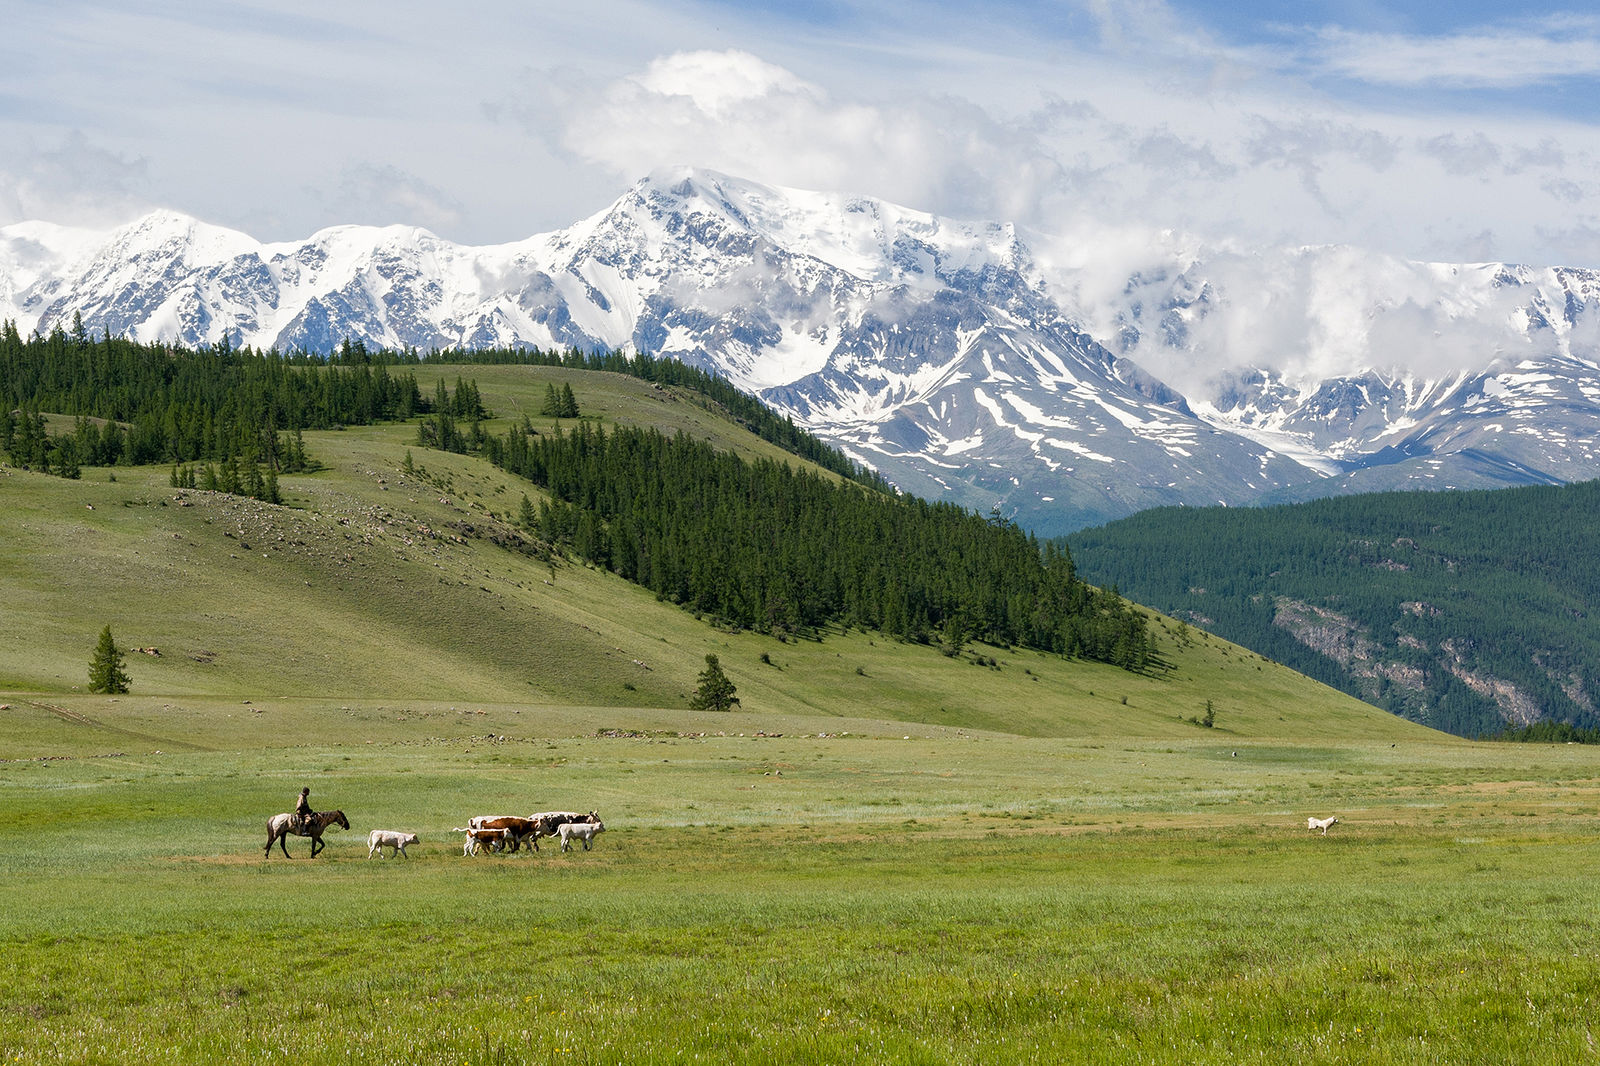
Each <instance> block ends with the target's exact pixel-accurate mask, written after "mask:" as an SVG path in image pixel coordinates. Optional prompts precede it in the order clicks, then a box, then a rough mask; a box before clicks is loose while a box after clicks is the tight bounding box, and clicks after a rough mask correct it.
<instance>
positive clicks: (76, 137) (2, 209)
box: [0, 130, 155, 226]
mask: <svg viewBox="0 0 1600 1066" xmlns="http://www.w3.org/2000/svg"><path fill="white" fill-rule="evenodd" d="M149 181H150V167H149V163H148V161H147V160H145V159H143V158H141V157H129V156H127V155H123V154H121V153H118V152H114V151H110V150H107V149H105V148H101V147H98V146H96V145H93V144H90V143H89V140H88V138H87V137H85V136H84V134H83V133H82V132H80V131H77V130H73V131H71V132H70V133H68V134H67V135H66V136H65V137H64V138H62V139H61V141H60V142H59V143H57V144H53V145H44V146H40V145H35V144H27V143H12V144H10V145H8V146H7V151H6V153H5V157H4V159H3V160H0V221H4V220H7V219H10V220H22V219H36V218H38V219H55V218H67V219H71V220H73V221H74V222H76V223H77V224H79V225H86V226H109V225H114V224H116V223H119V222H124V221H126V220H127V219H128V218H129V217H131V216H132V215H134V214H136V213H138V212H140V211H146V210H149V209H150V208H151V207H152V206H155V204H154V203H153V202H152V200H151V194H150V191H149V188H148V186H149Z"/></svg>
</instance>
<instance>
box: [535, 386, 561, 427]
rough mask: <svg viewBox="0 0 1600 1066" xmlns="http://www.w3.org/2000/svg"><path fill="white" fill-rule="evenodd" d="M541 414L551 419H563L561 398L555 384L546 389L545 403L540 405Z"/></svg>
mask: <svg viewBox="0 0 1600 1066" xmlns="http://www.w3.org/2000/svg"><path fill="white" fill-rule="evenodd" d="M539 413H540V414H542V415H547V416H549V417H550V418H560V417H561V396H560V395H559V394H558V393H557V392H556V387H555V384H554V383H551V384H549V385H546V386H545V387H544V402H543V403H541V404H540V405H539Z"/></svg>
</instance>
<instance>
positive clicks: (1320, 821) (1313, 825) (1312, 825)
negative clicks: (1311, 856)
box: [1306, 817, 1339, 836]
mask: <svg viewBox="0 0 1600 1066" xmlns="http://www.w3.org/2000/svg"><path fill="white" fill-rule="evenodd" d="M1338 824H1339V819H1338V818H1337V817H1328V818H1307V819H1306V828H1307V829H1320V830H1322V835H1323V836H1327V835H1328V827H1329V826H1335V825H1338Z"/></svg>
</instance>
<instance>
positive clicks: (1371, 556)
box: [1070, 482, 1600, 736]
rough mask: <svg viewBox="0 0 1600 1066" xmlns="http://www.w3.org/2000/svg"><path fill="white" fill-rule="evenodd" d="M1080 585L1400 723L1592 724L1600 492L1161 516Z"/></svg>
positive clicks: (1402, 498)
mask: <svg viewBox="0 0 1600 1066" xmlns="http://www.w3.org/2000/svg"><path fill="white" fill-rule="evenodd" d="M1070 543H1071V545H1072V547H1073V550H1074V552H1075V554H1076V555H1077V557H1078V558H1079V559H1080V560H1084V561H1085V562H1084V571H1085V573H1084V576H1085V577H1086V578H1087V579H1088V580H1091V581H1096V582H1099V583H1102V584H1106V585H1115V586H1117V587H1119V588H1120V589H1121V591H1122V592H1123V593H1124V594H1126V595H1129V596H1131V597H1133V598H1134V599H1136V600H1138V601H1139V602H1141V603H1147V604H1149V605H1151V606H1153V607H1156V608H1158V609H1160V610H1163V611H1166V612H1169V613H1172V614H1175V615H1176V616H1178V617H1179V618H1182V619H1185V620H1187V621H1190V622H1193V623H1196V624H1199V625H1202V626H1204V627H1205V628H1207V629H1209V630H1212V631H1213V632H1216V633H1218V634H1220V635H1222V636H1224V637H1227V638H1228V639H1230V640H1233V641H1236V642H1238V643H1240V644H1243V645H1245V646H1247V647H1249V648H1252V649H1254V650H1255V651H1257V652H1259V653H1261V654H1262V655H1265V656H1268V657H1270V658H1273V659H1276V660H1278V661H1279V662H1282V663H1285V664H1287V665H1289V666H1292V667H1294V668H1295V669H1297V670H1300V671H1301V672H1302V673H1306V674H1309V675H1310V676H1312V677H1315V678H1318V679H1319V680H1322V681H1325V682H1327V683H1328V684H1331V685H1334V686H1335V687H1338V688H1341V689H1343V690H1345V691H1347V692H1350V693H1352V694H1353V695H1357V696H1360V697H1361V698H1363V699H1366V700H1369V701H1371V702H1373V703H1376V704H1378V705H1379V706H1382V707H1386V708H1388V709H1389V710H1391V711H1393V712H1395V713H1397V714H1402V715H1404V716H1406V717H1408V718H1412V719H1415V720H1418V721H1422V722H1425V723H1427V724H1429V725H1432V726H1435V727H1437V728H1440V729H1445V730H1448V731H1450V732H1454V733H1458V734H1462V735H1466V736H1480V735H1496V734H1499V733H1501V732H1502V730H1504V729H1505V728H1506V727H1507V725H1508V724H1509V725H1510V726H1512V727H1513V728H1516V727H1521V726H1525V725H1528V724H1530V723H1532V722H1534V721H1539V720H1548V721H1553V722H1563V723H1567V724H1570V725H1572V726H1574V727H1576V728H1580V729H1592V728H1594V727H1596V726H1600V712H1597V702H1600V627H1597V625H1596V619H1595V616H1594V605H1595V603H1596V602H1597V601H1600V575H1597V572H1596V566H1595V561H1596V559H1597V558H1600V483H1594V482H1590V483H1584V484H1577V485H1568V486H1561V487H1543V486H1541V487H1532V488H1517V489H1503V490H1498V491H1486V492H1438V493H1432V492H1427V493H1381V494H1374V495H1365V496H1346V497H1340V498H1337V499H1329V500H1319V501H1316V502H1312V503H1305V504H1296V505H1293V506H1286V507H1270V508H1259V509H1257V508H1231V509H1230V508H1203V509H1193V508H1163V509H1160V510H1155V511H1148V512H1145V513H1142V514H1138V515H1134V516H1132V517H1130V518H1127V519H1123V520H1121V521H1119V522H1114V523H1111V524H1110V525H1107V526H1105V527H1103V528H1100V529H1093V530H1085V531H1083V532H1081V533H1078V534H1075V535H1074V536H1072V537H1071V538H1070Z"/></svg>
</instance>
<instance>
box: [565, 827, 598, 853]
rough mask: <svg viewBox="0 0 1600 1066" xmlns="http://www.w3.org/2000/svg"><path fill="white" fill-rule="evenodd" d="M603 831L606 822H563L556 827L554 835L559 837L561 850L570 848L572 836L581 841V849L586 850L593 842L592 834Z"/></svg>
mask: <svg viewBox="0 0 1600 1066" xmlns="http://www.w3.org/2000/svg"><path fill="white" fill-rule="evenodd" d="M605 831H606V823H604V822H601V821H593V822H563V823H561V824H560V825H559V826H557V827H556V835H557V836H559V837H560V838H561V850H562V851H571V850H572V839H573V837H577V838H578V839H579V840H581V841H583V850H584V851H588V850H589V845H591V844H593V843H594V835H595V834H596V833H604V832H605Z"/></svg>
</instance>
